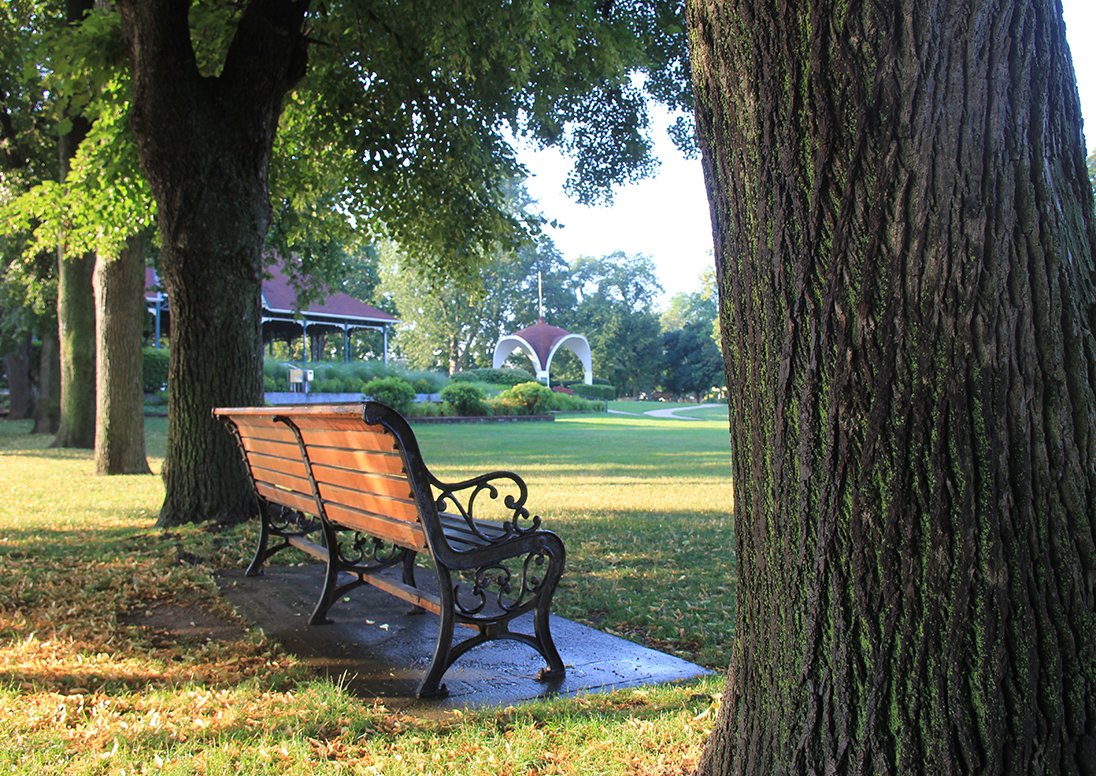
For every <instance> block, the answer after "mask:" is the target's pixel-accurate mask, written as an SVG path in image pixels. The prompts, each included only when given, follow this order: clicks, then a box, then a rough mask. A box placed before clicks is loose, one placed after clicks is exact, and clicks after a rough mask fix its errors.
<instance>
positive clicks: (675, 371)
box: [662, 322, 725, 402]
mask: <svg viewBox="0 0 1096 776" xmlns="http://www.w3.org/2000/svg"><path fill="white" fill-rule="evenodd" d="M662 352H663V359H664V361H663V363H664V364H665V367H664V371H663V374H662V389H663V390H664V391H667V392H669V393H672V394H674V395H676V396H681V397H684V396H686V395H688V394H692V395H694V396H695V398H696V400H697V401H698V402H699V401H701V400H702V399H703V398H704V396H705V394H707V393H708V392H709V391H711V389H712V388H717V387H721V386H722V385H723V384H724V380H725V377H724V372H723V354H722V353H721V352H720V350H719V346H717V345H716V344H715V342H714V341H713V340H712V329H711V324H710V323H705V322H693V323H687V324H685V325H684V326H683V327H681V328H680V329H671V330H670V331H664V332H662Z"/></svg>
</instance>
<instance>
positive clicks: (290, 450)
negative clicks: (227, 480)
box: [241, 437, 301, 458]
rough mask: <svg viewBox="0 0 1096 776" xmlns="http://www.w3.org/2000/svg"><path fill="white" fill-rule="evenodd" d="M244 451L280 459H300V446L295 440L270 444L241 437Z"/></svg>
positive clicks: (252, 438)
mask: <svg viewBox="0 0 1096 776" xmlns="http://www.w3.org/2000/svg"><path fill="white" fill-rule="evenodd" d="M241 441H243V443H244V450H246V451H247V452H248V453H262V454H263V455H276V456H278V457H279V458H300V457H301V448H300V445H298V444H297V442H296V441H295V440H294V441H293V442H292V443H289V442H268V441H266V440H263V439H256V438H255V437H241Z"/></svg>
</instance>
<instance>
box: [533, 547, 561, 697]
mask: <svg viewBox="0 0 1096 776" xmlns="http://www.w3.org/2000/svg"><path fill="white" fill-rule="evenodd" d="M552 538H555V539H556V540H555V541H554V542H551V544H550V547H549V551H548V556H549V559H550V563H551V564H552V565H551V567H550V568H549V570H548V574H547V575H546V577H545V580H544V586H543V587H542V589H541V591H540V597H539V598H538V599H537V608H536V611H535V612H534V614H533V633H534V634H535V635H536V640H537V644H539V645H540V646H539V650H540V654H541V655H543V656H544V659H545V660H546V661H548V666H547V667H546V668H542V669H541V670H540V673H538V674H537V679H538V680H541V681H551V680H554V679H562V678H563V675H564V674H565V673H566V671H565V669H564V667H563V659H562V658H561V657H560V656H559V650H557V649H556V643H555V642H554V641H552V630H551V627H550V625H549V621H548V614H549V610H551V608H552V596H553V595H555V592H556V585H557V584H559V579H560V577H561V576H563V562H564V557H565V555H566V550H565V549H564V547H563V542H562V541H560V540H559V539H558V538H556V537H552Z"/></svg>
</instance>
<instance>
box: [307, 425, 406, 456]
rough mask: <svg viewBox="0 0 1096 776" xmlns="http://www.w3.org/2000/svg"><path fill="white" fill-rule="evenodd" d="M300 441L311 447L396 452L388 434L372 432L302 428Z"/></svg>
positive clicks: (392, 440)
mask: <svg viewBox="0 0 1096 776" xmlns="http://www.w3.org/2000/svg"><path fill="white" fill-rule="evenodd" d="M301 439H303V440H304V443H305V445H307V446H308V447H309V448H312V447H336V448H343V449H349V450H364V451H365V452H369V453H392V452H396V451H397V450H398V448H397V447H396V440H395V439H394V438H393V437H392V436H390V435H389V434H376V433H374V432H372V431H349V430H336V431H329V430H327V429H324V428H302V429H301Z"/></svg>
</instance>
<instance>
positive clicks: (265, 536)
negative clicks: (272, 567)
mask: <svg viewBox="0 0 1096 776" xmlns="http://www.w3.org/2000/svg"><path fill="white" fill-rule="evenodd" d="M267 509H269V507H268V506H267V504H266V502H263V501H260V503H259V543H258V545H257V546H256V547H255V557H254V558H252V559H251V564H250V565H249V566H248V567H247V571H245V572H244V576H247V577H257V576H259V575H261V574H262V573H263V564H264V563H266V560H267V558H269V557H270V556H271V555H272V554H273V553H272V552H270V551H269V550H268V547H269V545H270V517H269V515H268V514H267Z"/></svg>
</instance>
